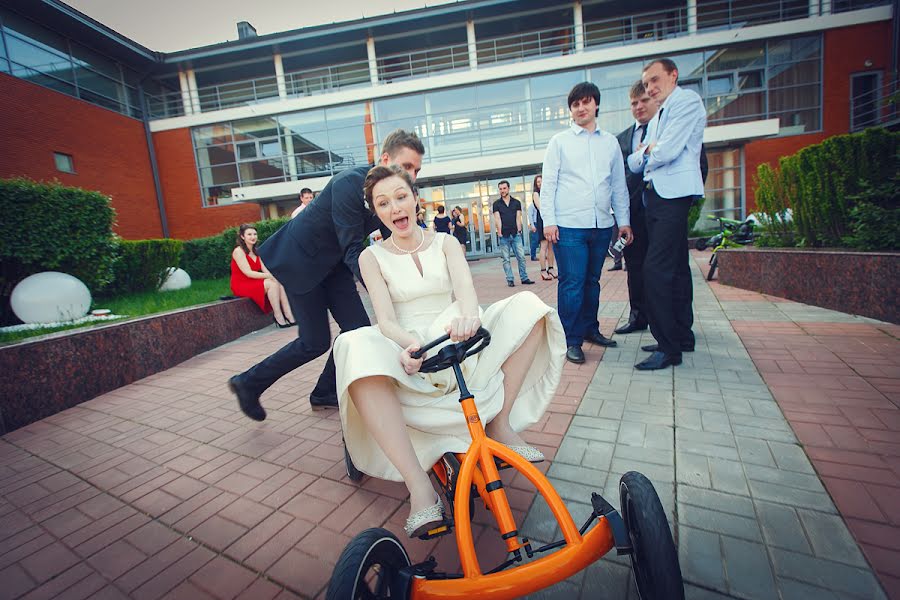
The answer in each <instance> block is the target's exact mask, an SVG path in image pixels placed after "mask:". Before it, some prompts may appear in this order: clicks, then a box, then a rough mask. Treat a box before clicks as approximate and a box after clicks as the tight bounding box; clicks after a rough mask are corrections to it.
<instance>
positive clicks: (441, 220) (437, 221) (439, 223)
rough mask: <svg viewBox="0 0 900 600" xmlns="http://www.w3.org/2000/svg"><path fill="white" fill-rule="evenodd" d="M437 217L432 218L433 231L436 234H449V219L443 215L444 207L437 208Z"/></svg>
mask: <svg viewBox="0 0 900 600" xmlns="http://www.w3.org/2000/svg"><path fill="white" fill-rule="evenodd" d="M437 211H438V216H436V217H435V218H434V230H435V231H437V232H438V233H448V234H449V233H450V217H448V216H447V215H445V214H444V211H445V209H444V207H443V206H438V207H437Z"/></svg>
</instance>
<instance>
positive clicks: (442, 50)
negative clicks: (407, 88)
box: [378, 44, 469, 83]
mask: <svg viewBox="0 0 900 600" xmlns="http://www.w3.org/2000/svg"><path fill="white" fill-rule="evenodd" d="M468 68H469V47H468V44H455V45H452V46H444V47H438V48H429V49H427V50H416V51H415V52H408V53H399V54H390V55H387V56H384V57H381V56H379V57H378V80H379V81H382V82H385V83H390V82H391V81H395V80H398V79H410V78H413V77H424V76H426V75H430V74H432V73H439V72H441V71H454V70H456V69H468Z"/></svg>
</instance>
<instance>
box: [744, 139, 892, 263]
mask: <svg viewBox="0 0 900 600" xmlns="http://www.w3.org/2000/svg"><path fill="white" fill-rule="evenodd" d="M898 150H900V133H896V132H890V131H887V130H885V129H868V130H866V131H864V132H862V133H853V134H848V135H837V136H834V137H831V138H828V139H827V140H825V141H823V142H821V143H819V144H814V145H811V146H807V147H806V148H803V149H802V150H800V151H799V152H797V153H796V154H794V155H791V156H785V157H782V158H781V160H780V161H779V169H778V170H774V169H772V168H771V167H769V166H768V165H760V166H759V168H758V170H757V177H756V185H757V188H756V205H757V207H758V208H759V209H760V211H761V212H762V213H764V215H765V217H764V220H765V222H764V223H762V225H763V229H764V238H763V242H764V243H767V244H770V245H778V244H779V243H781V244H782V245H783V244H791V243H793V242H794V240H795V239H796V244H797V245H799V246H809V247H828V246H842V245H846V244H848V243H849V242H850V241H851V240H854V239H857V238H858V237H859V232H858V231H857V228H858V227H860V223H861V222H862V221H860V218H859V217H858V216H857V217H852V213H853V209H854V207H855V206H856V204H857V203H858V202H859V200H857V196H858V195H859V194H860V193H862V192H864V191H865V190H867V189H871V188H879V186H882V185H884V184H885V183H886V182H889V181H891V180H892V179H895V178H896V177H897V176H898V173H900V154H898ZM787 208H790V209H791V213H792V221H791V223H788V222H787V221H786V220H785V211H786V209H787ZM881 208H883V209H884V210H885V211H887V212H886V213H884V214H885V215H888V219H895V218H896V217H890V216H889V215H890V214H891V213H892V212H893V211H897V210H900V208H898V207H897V205H896V204H894V205H893V206H882V207H881ZM869 237H870V240H869V242H866V244H867V245H869V244H870V242H871V241H872V240H871V236H869ZM876 245H878V246H879V247H880V248H882V249H893V248H896V246H894V247H893V248H892V247H891V242H890V240H888V239H885V240H883V241H882V242H876Z"/></svg>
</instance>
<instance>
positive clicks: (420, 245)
mask: <svg viewBox="0 0 900 600" xmlns="http://www.w3.org/2000/svg"><path fill="white" fill-rule="evenodd" d="M416 229H418V230H419V231H421V232H422V241H421V242H419V245H418V246H416V247H415V248H413V249H412V250H404V249H403V248H401V247H400V246H398V245H397V243H396V242H395V241H394V236H391V237H389V238H388V239H389V240H390V241H391V246H393V247H394V248H396V249H397V251H398V252H402V253H404V254H415V253H416V252H418V251H419V249H420V248H421V247H422V244H424V243H425V232H424V231H422V228H421V227H419V226H418V225H417V226H416Z"/></svg>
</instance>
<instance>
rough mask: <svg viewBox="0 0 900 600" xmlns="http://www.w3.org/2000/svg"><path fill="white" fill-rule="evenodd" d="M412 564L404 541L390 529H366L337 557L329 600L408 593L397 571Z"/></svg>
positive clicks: (370, 598)
mask: <svg viewBox="0 0 900 600" xmlns="http://www.w3.org/2000/svg"><path fill="white" fill-rule="evenodd" d="M408 566H409V556H408V555H407V554H406V550H405V549H404V548H403V544H401V543H400V540H398V539H397V536H395V535H394V534H393V533H391V532H390V531H388V530H387V529H381V528H372V529H366V530H365V531H363V532H362V533H360V534H358V535H357V536H356V537H354V538H353V539H352V540H351V541H350V543H349V544H347V547H346V548H344V551H343V552H342V553H341V557H340V558H339V559H338V562H337V565H335V567H334V572H333V573H332V574H331V581H329V582H328V593H327V594H326V595H325V598H326V600H381V599H383V598H394V599H397V598H399V599H403V598H406V597H407V590H406V589H404V586H403V584H402V582H401V581H400V578H399V577H398V576H397V574H398V572H399V571H400V570H401V569H403V568H404V567H408Z"/></svg>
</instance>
